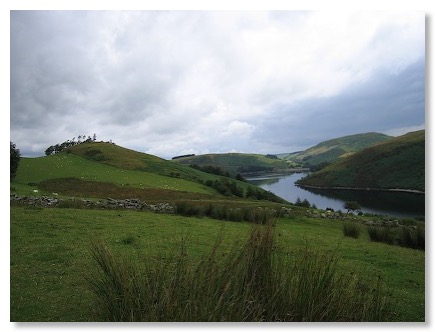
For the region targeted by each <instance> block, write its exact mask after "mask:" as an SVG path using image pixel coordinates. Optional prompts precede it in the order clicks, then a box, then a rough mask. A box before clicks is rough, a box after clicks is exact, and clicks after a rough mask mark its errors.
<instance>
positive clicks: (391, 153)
mask: <svg viewBox="0 0 435 332" xmlns="http://www.w3.org/2000/svg"><path fill="white" fill-rule="evenodd" d="M299 184H300V185H306V186H317V187H351V188H378V189H407V190H418V191H424V190H425V131H424V130H420V131H416V132H411V133H408V134H406V135H403V136H399V137H395V138H391V139H389V140H387V141H385V142H382V143H379V144H376V145H374V146H372V147H370V148H366V149H364V150H361V151H359V152H356V153H354V154H352V155H350V156H348V157H346V158H341V159H339V160H338V161H336V162H334V163H332V164H330V165H328V166H326V167H325V168H323V169H321V170H320V171H318V172H315V173H312V174H311V175H309V176H307V177H305V178H303V179H301V180H300V181H299Z"/></svg>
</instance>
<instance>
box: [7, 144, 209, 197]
mask: <svg viewBox="0 0 435 332" xmlns="http://www.w3.org/2000/svg"><path fill="white" fill-rule="evenodd" d="M71 177H73V178H77V179H81V180H88V181H96V182H109V183H114V184H116V185H120V186H131V187H134V188H158V189H169V190H181V191H188V192H198V193H204V194H213V193H214V191H212V190H211V189H210V188H207V187H206V186H203V185H201V184H199V183H195V182H192V181H188V180H184V179H179V178H174V177H169V176H164V175H159V174H156V173H150V172H141V171H133V170H128V169H121V168H117V167H114V166H110V165H107V164H102V163H99V162H95V161H92V160H88V159H85V158H83V157H80V156H78V155H75V154H72V153H61V154H57V155H51V156H47V157H40V158H22V159H21V161H20V165H19V168H18V172H17V176H16V178H15V179H14V180H13V181H12V182H11V185H12V186H15V187H17V188H18V190H19V191H18V192H19V193H20V194H30V193H31V192H32V190H33V189H34V187H32V186H28V184H29V183H39V182H41V181H44V180H51V179H60V178H71Z"/></svg>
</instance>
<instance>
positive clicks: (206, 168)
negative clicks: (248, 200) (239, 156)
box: [190, 164, 246, 181]
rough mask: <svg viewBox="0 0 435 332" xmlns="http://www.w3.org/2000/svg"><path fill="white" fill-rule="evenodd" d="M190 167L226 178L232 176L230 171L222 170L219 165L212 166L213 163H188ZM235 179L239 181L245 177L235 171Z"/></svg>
mask: <svg viewBox="0 0 435 332" xmlns="http://www.w3.org/2000/svg"><path fill="white" fill-rule="evenodd" d="M190 167H192V168H194V169H197V170H199V171H201V172H205V173H209V174H215V175H220V176H225V177H227V178H232V176H231V173H230V172H228V171H225V170H223V169H222V168H221V167H219V166H213V165H204V166H201V165H198V164H192V165H190ZM234 178H235V179H236V180H239V181H246V179H245V178H244V177H243V176H242V175H241V174H240V173H237V174H236V175H235V177H234Z"/></svg>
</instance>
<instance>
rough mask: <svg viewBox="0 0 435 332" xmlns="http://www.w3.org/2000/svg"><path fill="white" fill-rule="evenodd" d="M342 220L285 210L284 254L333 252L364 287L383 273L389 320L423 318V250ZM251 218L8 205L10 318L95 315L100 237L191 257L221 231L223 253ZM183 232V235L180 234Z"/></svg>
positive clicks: (280, 234)
mask: <svg viewBox="0 0 435 332" xmlns="http://www.w3.org/2000/svg"><path fill="white" fill-rule="evenodd" d="M342 226H343V224H342V222H341V221H332V220H317V219H312V218H305V217H296V218H280V219H278V221H277V224H276V227H275V237H276V246H277V248H280V249H279V250H280V251H279V252H280V255H282V256H284V257H285V256H290V257H293V256H297V255H298V254H299V253H300V252H301V250H304V248H307V247H308V248H310V249H313V250H316V251H319V252H334V253H335V254H336V255H337V257H338V258H339V259H338V271H339V272H340V273H344V274H351V273H354V274H356V275H358V276H359V277H360V278H361V279H362V280H364V282H363V283H362V285H363V286H361V287H367V290H369V289H371V288H372V287H375V285H376V282H377V280H378V278H379V277H380V278H381V280H382V282H383V283H384V290H385V291H388V292H390V293H391V296H390V300H389V306H388V308H387V310H386V316H385V318H384V319H385V320H387V321H417V322H418V321H424V320H425V306H424V303H425V269H424V260H425V254H424V251H420V250H414V249H408V248H402V247H398V246H392V245H388V244H384V243H378V242H370V240H369V236H368V233H367V230H365V229H363V230H362V232H361V235H360V236H359V238H358V239H354V238H351V237H346V236H344V235H343V231H342ZM250 227H251V224H249V223H246V222H228V221H216V220H211V219H208V218H187V217H181V216H176V215H163V214H154V213H149V212H135V211H121V210H118V211H101V210H84V209H83V210H82V209H78V210H77V209H55V208H50V209H44V208H37V207H15V206H13V207H11V263H10V264H11V270H10V271H11V321H94V320H97V321H98V320H101V318H99V316H98V312H97V311H96V306H95V303H96V301H97V299H96V298H95V294H94V293H93V292H92V290H91V287H90V285H89V282H88V278H89V273H90V271H92V270H93V269H95V262H94V261H93V259H92V250H91V244H92V242H93V241H95V240H101V241H103V242H104V243H106V244H107V246H108V248H110V250H111V251H112V252H113V254H114V255H115V256H120V257H128V259H129V260H132V261H134V262H136V263H137V264H139V265H140V264H145V263H146V262H149V261H150V260H152V261H156V260H157V261H159V260H164V259H168V257H172V256H173V255H174V253H177V251H178V250H179V248H180V245H181V243H182V241H184V242H185V246H186V248H185V250H186V255H188V257H190V258H191V259H192V260H193V261H195V260H198V259H200V257H201V256H202V255H204V254H206V253H207V252H208V251H210V250H211V248H212V247H213V245H214V244H215V243H216V240H217V238H222V241H223V242H222V245H221V248H223V249H221V252H220V255H221V256H219V257H225V255H229V254H231V253H233V252H234V251H233V248H234V246H236V247H237V245H240V244H241V243H242V242H243V238H244V237H246V236H248V234H249V230H250ZM182 239H184V240H182Z"/></svg>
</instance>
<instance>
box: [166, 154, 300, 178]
mask: <svg viewBox="0 0 435 332" xmlns="http://www.w3.org/2000/svg"><path fill="white" fill-rule="evenodd" d="M174 161H176V162H178V163H180V164H183V165H197V166H200V167H207V166H212V167H218V168H221V169H222V170H223V171H225V172H229V173H230V174H237V173H249V172H279V171H285V170H288V169H289V168H291V167H295V166H296V165H295V164H294V163H293V162H290V161H286V160H282V159H279V158H278V157H277V156H276V155H261V154H245V153H221V154H203V155H190V156H181V157H175V158H174Z"/></svg>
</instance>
